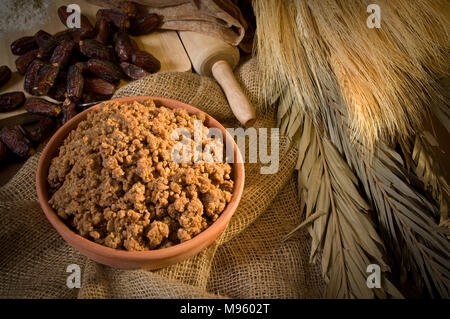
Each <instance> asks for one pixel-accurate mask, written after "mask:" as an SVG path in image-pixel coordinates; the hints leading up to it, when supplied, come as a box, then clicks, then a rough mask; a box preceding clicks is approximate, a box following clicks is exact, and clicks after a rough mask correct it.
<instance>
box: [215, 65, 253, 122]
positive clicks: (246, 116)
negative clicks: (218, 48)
mask: <svg viewBox="0 0 450 319" xmlns="http://www.w3.org/2000/svg"><path fill="white" fill-rule="evenodd" d="M211 71H212V75H213V76H214V78H215V79H216V81H217V82H218V83H219V84H220V86H221V87H222V89H223V91H224V93H225V96H226V97H227V100H228V103H229V104H230V108H231V110H232V111H233V114H234V115H235V116H236V118H237V119H238V121H239V122H240V123H241V124H242V125H244V127H250V126H253V124H254V123H255V121H256V112H255V109H254V107H253V106H252V104H251V103H250V101H249V100H248V97H247V96H246V95H245V94H244V92H243V91H242V88H241V87H240V85H239V83H238V81H237V80H236V78H235V77H234V74H233V70H232V69H231V67H230V65H229V64H228V62H226V61H224V60H219V61H217V62H216V63H214V65H213V66H212V68H211Z"/></svg>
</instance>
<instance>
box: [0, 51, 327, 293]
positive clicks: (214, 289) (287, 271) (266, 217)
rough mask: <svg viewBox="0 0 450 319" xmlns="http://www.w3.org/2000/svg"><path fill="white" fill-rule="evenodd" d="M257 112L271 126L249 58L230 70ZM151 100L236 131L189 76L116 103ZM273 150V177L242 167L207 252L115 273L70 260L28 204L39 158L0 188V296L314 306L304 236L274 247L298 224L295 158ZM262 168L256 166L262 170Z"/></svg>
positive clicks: (315, 289)
mask: <svg viewBox="0 0 450 319" xmlns="http://www.w3.org/2000/svg"><path fill="white" fill-rule="evenodd" d="M236 76H237V78H238V79H239V81H240V82H241V85H242V87H243V88H244V90H245V91H247V94H248V95H249V97H250V99H251V101H252V102H253V103H254V105H255V106H256V107H257V112H258V117H259V120H258V122H257V124H256V127H273V126H274V125H275V112H274V108H273V107H270V108H265V107H263V106H262V105H261V104H260V103H259V102H258V101H259V85H258V81H257V79H258V75H257V71H256V63H255V60H254V59H252V60H249V61H247V62H245V63H243V64H242V65H241V66H240V67H239V68H238V69H237V71H236ZM132 95H154V96H163V97H167V98H172V99H177V100H180V101H183V102H185V103H189V104H192V105H194V106H196V107H198V108H200V109H202V110H204V111H206V112H207V113H209V114H210V115H211V116H213V117H215V118H216V119H217V120H219V121H220V122H222V123H223V124H224V125H225V126H229V127H238V125H237V122H236V121H235V119H234V117H233V115H232V113H231V112H230V109H229V106H228V104H227V101H226V99H225V97H224V95H223V93H222V91H221V89H220V87H219V86H218V85H217V84H216V83H215V82H214V81H213V80H211V79H209V78H205V77H200V76H198V75H195V74H191V73H159V74H155V75H152V76H149V77H147V78H144V79H141V80H139V81H136V82H133V83H132V84H129V85H127V86H125V87H123V88H121V89H120V90H118V91H117V93H116V94H115V97H122V96H132ZM281 142H282V143H281V146H280V165H279V171H278V172H277V173H276V174H274V175H261V174H260V171H259V169H260V167H261V164H258V163H256V164H248V163H246V164H245V170H246V176H245V189H244V194H243V196H242V200H241V202H240V205H239V208H238V209H237V211H236V213H235V214H234V216H233V218H232V219H231V222H230V224H229V225H228V227H227V229H226V230H225V231H224V233H223V234H222V235H221V236H220V237H219V239H217V240H216V241H215V242H214V243H213V244H212V245H211V246H210V247H209V248H207V249H206V250H204V251H203V252H201V253H200V254H198V255H197V256H195V257H193V258H191V259H189V260H186V261H184V262H182V263H179V264H176V265H173V266H171V267H168V268H165V269H160V270H156V271H145V270H134V271H125V270H118V269H114V268H111V267H108V266H104V265H101V264H98V263H96V262H94V261H92V260H90V259H88V258H86V257H84V256H82V255H81V254H80V253H78V252H77V251H76V250H74V249H73V248H72V247H70V246H69V245H68V244H66V242H65V241H64V240H63V239H62V237H60V236H59V234H58V233H57V232H56V231H55V230H54V229H53V228H52V226H51V225H50V223H49V222H48V221H47V219H46V218H45V216H44V214H43V212H42V211H41V209H40V206H39V203H38V201H37V196H36V191H35V170H36V164H37V161H38V159H39V154H36V155H34V156H32V157H31V158H30V159H29V160H28V161H27V162H26V164H25V165H24V167H23V168H22V169H21V170H20V171H19V172H18V173H17V175H16V176H15V177H14V178H13V179H12V180H11V181H10V182H9V183H8V184H7V185H5V186H4V187H3V188H1V189H0V297H13V298H214V297H232V298H317V297H320V296H321V292H322V291H323V281H322V279H321V276H320V271H319V268H318V266H317V265H312V264H310V263H309V245H310V239H309V236H308V234H307V233H306V232H305V231H300V232H297V233H296V234H295V235H294V237H292V238H290V239H289V240H287V241H283V237H284V236H285V235H286V234H287V233H288V232H289V231H290V230H292V229H293V227H295V226H296V225H298V224H299V222H300V221H301V219H302V218H301V216H300V213H299V212H300V207H299V202H298V200H297V190H296V183H295V179H294V176H293V172H294V165H295V162H296V159H297V150H296V149H295V148H290V149H289V148H287V143H286V141H285V140H284V139H282V140H281ZM264 166H265V165H264ZM69 264H78V265H79V266H80V267H81V272H82V277H81V278H82V279H81V288H80V289H76V288H75V289H69V288H68V287H67V286H66V279H67V276H68V275H69V274H68V273H67V272H66V268H67V266H68V265H69Z"/></svg>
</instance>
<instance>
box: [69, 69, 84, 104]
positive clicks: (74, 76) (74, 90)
mask: <svg viewBox="0 0 450 319" xmlns="http://www.w3.org/2000/svg"><path fill="white" fill-rule="evenodd" d="M83 87H84V78H83V74H82V72H81V70H80V69H79V68H78V67H77V66H76V65H71V66H70V68H69V72H68V73H67V96H68V97H69V98H70V99H71V100H72V101H74V102H78V101H79V100H80V98H81V95H82V93H83Z"/></svg>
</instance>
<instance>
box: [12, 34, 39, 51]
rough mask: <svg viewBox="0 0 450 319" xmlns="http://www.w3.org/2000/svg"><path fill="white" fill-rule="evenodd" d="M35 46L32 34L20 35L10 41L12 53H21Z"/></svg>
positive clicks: (36, 45)
mask: <svg viewBox="0 0 450 319" xmlns="http://www.w3.org/2000/svg"><path fill="white" fill-rule="evenodd" d="M37 48H38V44H37V43H36V41H35V39H34V37H33V36H27V37H22V38H20V39H17V40H16V41H14V42H13V43H11V52H12V54H14V55H22V54H25V53H27V52H28V51H31V50H35V49H37Z"/></svg>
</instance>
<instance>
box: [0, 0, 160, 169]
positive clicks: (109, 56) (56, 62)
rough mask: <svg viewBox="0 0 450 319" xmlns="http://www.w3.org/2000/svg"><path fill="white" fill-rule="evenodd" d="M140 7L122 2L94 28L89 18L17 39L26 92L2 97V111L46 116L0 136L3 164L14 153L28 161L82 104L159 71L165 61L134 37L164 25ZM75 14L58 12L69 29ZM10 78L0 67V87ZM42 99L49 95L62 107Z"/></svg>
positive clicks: (105, 11)
mask: <svg viewBox="0 0 450 319" xmlns="http://www.w3.org/2000/svg"><path fill="white" fill-rule="evenodd" d="M140 11H141V10H138V8H137V5H136V4H135V3H133V2H130V1H123V2H122V3H121V6H120V10H114V9H100V10H98V12H97V16H96V23H95V26H94V25H92V24H91V23H90V21H89V20H88V18H87V17H86V16H84V15H81V17H80V28H72V29H71V28H68V29H66V30H64V31H61V32H58V33H56V34H53V35H52V34H49V33H47V32H45V31H43V30H40V31H38V32H37V33H36V34H35V35H34V36H26V37H22V38H20V39H17V40H16V41H14V42H13V43H12V44H11V52H12V53H13V54H14V55H18V56H19V57H18V58H17V60H16V61H15V63H16V68H17V71H18V73H20V74H22V75H24V76H25V79H24V90H25V91H26V92H28V93H29V94H31V95H33V97H31V98H28V99H26V98H25V95H24V93H23V92H9V93H4V94H0V112H9V111H11V110H14V109H16V108H18V107H21V106H23V105H25V109H26V110H27V111H28V112H30V113H33V114H36V115H39V116H41V117H42V118H41V120H40V121H39V123H38V124H37V126H36V127H35V128H33V129H31V130H27V129H25V128H23V127H22V126H20V125H16V126H14V127H5V128H3V129H2V130H1V131H0V161H1V160H3V159H5V158H7V157H8V156H9V155H10V154H11V153H13V154H15V157H19V158H27V157H28V156H30V155H31V154H32V153H33V151H34V150H33V145H35V144H37V143H41V142H43V141H44V140H45V139H47V138H48V137H50V136H51V135H52V134H53V132H54V131H55V129H56V128H57V127H58V126H59V125H61V124H64V123H65V122H67V121H68V120H70V119H71V118H72V117H73V116H75V115H76V114H77V113H78V112H80V111H82V110H83V107H82V105H84V104H86V103H91V102H98V101H104V100H107V99H109V98H111V96H112V95H113V94H114V92H115V90H116V88H117V85H118V84H119V82H120V80H121V79H124V80H137V79H139V78H141V77H144V76H146V75H147V74H149V73H154V72H157V71H159V69H160V67H161V64H160V62H159V61H158V60H157V59H156V58H155V57H154V56H153V55H151V54H150V53H148V52H146V51H143V50H139V48H138V47H137V45H136V43H135V42H134V40H133V39H132V38H130V35H132V36H139V35H144V34H148V33H151V32H152V31H154V30H155V29H156V28H157V27H158V26H159V24H160V21H161V19H160V18H161V17H160V16H158V15H157V14H145V15H139V12H140ZM70 15H71V13H70V12H68V11H67V7H66V6H62V7H60V8H58V16H59V18H60V20H61V22H62V23H63V24H64V25H65V26H66V27H67V21H68V18H69V16H70ZM10 78H11V70H10V69H9V68H8V67H7V66H1V67H0V87H2V86H3V85H5V84H6V83H7V82H8V81H9V80H10ZM38 96H48V97H50V98H52V99H53V100H55V101H58V103H53V102H50V101H48V100H46V99H44V98H41V97H38Z"/></svg>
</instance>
